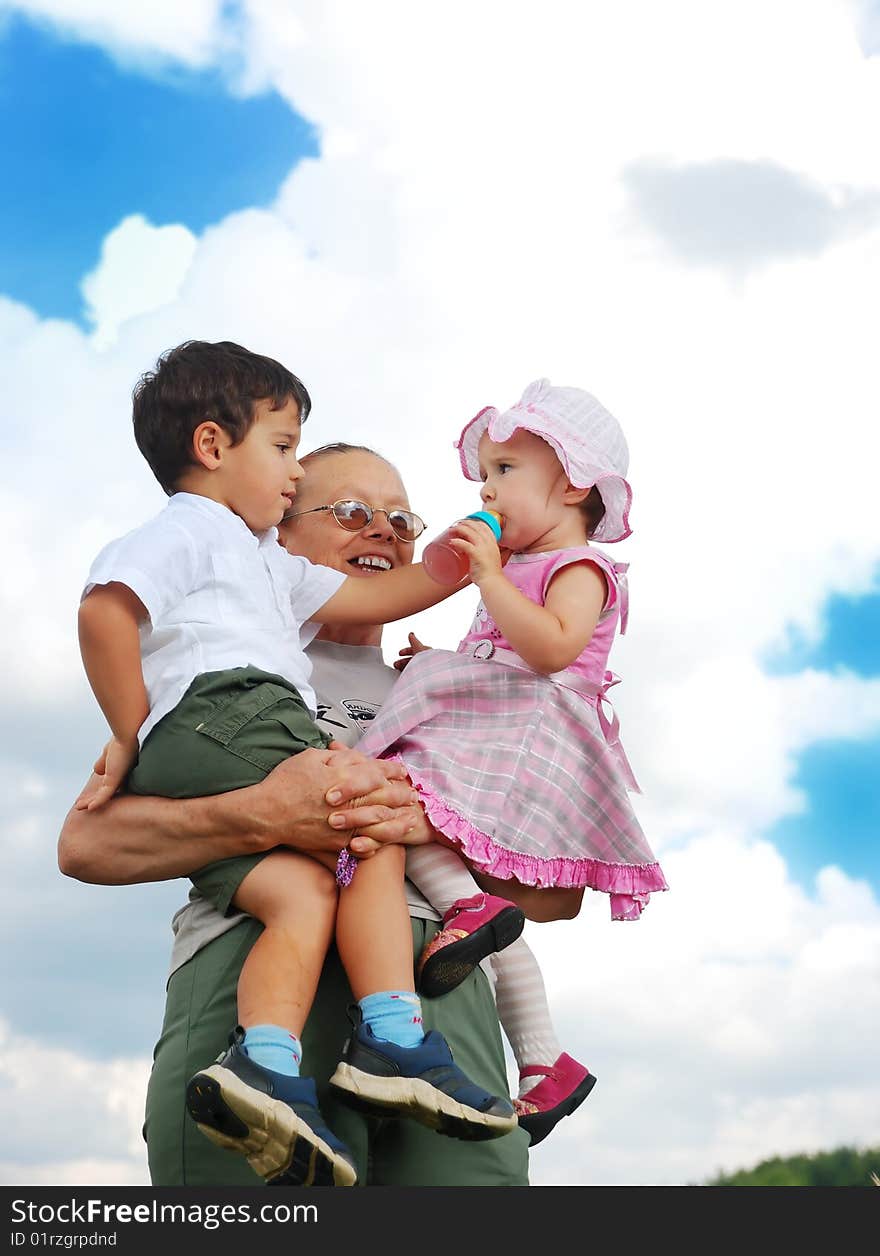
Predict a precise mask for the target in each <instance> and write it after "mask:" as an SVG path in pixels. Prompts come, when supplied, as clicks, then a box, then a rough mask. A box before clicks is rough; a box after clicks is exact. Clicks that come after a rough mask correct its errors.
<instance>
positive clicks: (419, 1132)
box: [326, 920, 529, 1186]
mask: <svg viewBox="0 0 880 1256" xmlns="http://www.w3.org/2000/svg"><path fill="white" fill-rule="evenodd" d="M437 928H438V926H437V925H436V924H434V923H433V922H431V921H425V920H413V921H412V930H413V943H414V948H415V953H416V955H418V954H420V953H421V952H422V950H423V949H424V947H425V946H426V944H427V943H428V942H430V940H431V938H432V937H433V936H434V935H435V934H436V932H437ZM422 1010H423V1014H424V1019H425V1029H426V1030H437V1031H439V1032H440V1033H441V1034H443V1036H444V1037H445V1038H446V1040H447V1042H448V1043H449V1045H450V1047H451V1049H452V1054H453V1056H454V1057H455V1060H456V1063H458V1064H459V1065H460V1066H461V1068H462V1069H464V1071H465V1073H467V1075H468V1077H470V1078H471V1079H472V1080H473V1081H475V1082H476V1083H478V1084H479V1085H480V1086H483V1087H485V1088H486V1089H487V1090H488V1091H490V1092H491V1093H492V1094H496V1095H504V1094H506V1093H507V1090H508V1081H507V1066H506V1063H505V1058H504V1047H503V1044H502V1039H501V1032H500V1029H499V1025H498V1015H497V1013H496V1010H495V1003H494V1000H493V998H492V991H491V989H490V987H489V982H488V980H487V979H486V976H485V973H484V972H483V970H482V969H481V968H479V967H478V968H476V969H475V970H474V971H473V972H472V973H471V974H470V976H469V977H467V978H466V979H465V980H464V981H463V982H461V984H460V985H459V986H457V987H456V988H455V989H454V990H452V991H451V992H450V993H449V994H447V995H445V996H444V997H443V998H442V999H424V1000H423V1001H422ZM326 1111H327V1113H328V1115H329V1114H330V1112H331V1108H330V1105H329V1104H327V1105H326ZM333 1120H334V1121H336V1120H337V1118H336V1114H335V1112H333ZM339 1128H340V1133H342V1132H343V1130H344V1128H345V1127H344V1126H343V1125H342V1123H341V1121H340V1123H339ZM528 1145H529V1140H528V1136H527V1135H526V1134H525V1132H524V1131H523V1130H520V1129H515V1130H514V1131H513V1132H512V1133H510V1134H507V1135H505V1137H504V1138H497V1139H494V1140H492V1141H491V1142H460V1141H458V1140H456V1141H454V1142H453V1141H452V1140H451V1139H448V1138H438V1137H437V1135H436V1134H435V1133H433V1132H432V1131H431V1130H430V1129H426V1128H424V1127H423V1126H421V1125H417V1124H416V1123H415V1122H414V1121H382V1122H381V1123H380V1124H379V1125H378V1127H377V1129H376V1132H375V1135H374V1138H373V1142H372V1156H371V1178H370V1182H371V1184H373V1185H376V1186H528V1184H529V1180H528V1172H529V1153H528Z"/></svg>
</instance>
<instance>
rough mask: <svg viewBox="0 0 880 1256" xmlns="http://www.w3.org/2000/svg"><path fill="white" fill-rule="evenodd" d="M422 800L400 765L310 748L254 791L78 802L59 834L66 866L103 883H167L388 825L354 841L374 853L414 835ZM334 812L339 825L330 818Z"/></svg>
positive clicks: (326, 847)
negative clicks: (222, 862) (96, 806)
mask: <svg viewBox="0 0 880 1256" xmlns="http://www.w3.org/2000/svg"><path fill="white" fill-rule="evenodd" d="M414 799H415V794H414V792H413V790H412V788H411V787H410V785H409V782H408V780H407V779H406V777H405V776H404V770H403V767H402V765H400V764H398V763H385V762H382V761H379V760H374V759H367V758H365V757H364V755H362V754H359V753H358V752H357V751H356V750H347V749H330V750H305V751H303V753H302V754H299V755H295V756H293V757H292V758H290V759H285V761H284V762H283V763H281V764H279V765H278V767H277V768H275V769H274V771H272V772H270V773H269V775H268V776H267V777H266V779H265V780H264V781H261V782H260V784H259V785H251V786H249V787H248V788H246V789H237V790H231V791H230V792H228V793H226V794H215V795H212V796H211V797H209V798H187V799H170V798H147V797H141V796H137V795H134V794H124V795H117V796H116V797H115V798H112V799H111V800H110V802H109V803H107V804H106V806H104V807H102V808H101V809H100V810H98V811H78V810H76V809H75V808H73V809H72V810H71V811H70V812H69V813H68V815H67V818H66V820H65V821H64V826H63V828H62V830H61V836H60V838H59V841H58V866H59V867H60V869H61V871H62V872H63V873H64V874H65V875H66V876H70V877H75V878H76V879H77V880H80V881H88V882H92V883H94V884H97V885H132V884H135V883H138V882H142V881H166V880H171V879H173V878H174V877H182V876H188V875H189V874H190V873H192V872H194V871H195V870H196V869H197V868H201V867H203V866H204V865H205V864H208V863H212V862H214V861H215V860H218V859H228V858H231V857H232V856H234V855H242V854H254V853H259V852H261V851H265V850H271V849H272V847H274V846H279V845H290V846H293V847H294V848H295V849H297V850H302V851H306V852H312V851H339V850H341V849H342V847H343V846H345V845H346V844H347V842H348V840H349V836H350V834H351V833H352V832H353V831H357V830H358V829H359V828H364V827H367V826H370V825H375V824H380V823H381V824H382V829H381V832H380V833H379V834H378V835H377V836H376V837H375V838H370V837H355V838H352V840H351V846H352V849H353V850H354V851H355V852H356V853H357V854H359V855H361V856H364V855H367V856H368V855H369V854H370V853H371V852H373V851H375V850H376V849H378V846H379V844H381V843H383V842H406V841H408V840H410V839H409V836H408V835H409V832H410V829H411V828H412V826H413V824H414V823H415V819H416V810H415V803H414ZM334 808H335V809H336V810H335V811H334ZM331 814H332V816H333V818H334V819H335V818H336V817H337V816H338V817H339V818H340V823H339V824H331V823H330V816H331Z"/></svg>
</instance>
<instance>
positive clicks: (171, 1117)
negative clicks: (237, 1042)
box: [144, 920, 263, 1186]
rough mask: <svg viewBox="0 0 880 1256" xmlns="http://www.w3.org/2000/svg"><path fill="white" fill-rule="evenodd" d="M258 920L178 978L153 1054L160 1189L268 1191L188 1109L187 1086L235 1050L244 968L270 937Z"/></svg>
mask: <svg viewBox="0 0 880 1256" xmlns="http://www.w3.org/2000/svg"><path fill="white" fill-rule="evenodd" d="M262 928H263V926H262V925H261V924H260V923H259V921H256V920H244V921H242V922H241V924H238V925H236V926H235V927H234V928H232V929H229V930H228V931H227V932H226V933H222V934H221V935H220V936H219V937H217V938H215V939H214V940H213V941H212V942H209V943H208V945H207V946H204V947H202V949H201V950H200V951H198V952H197V953H196V954H195V955H194V956H193V957H192V959H191V960H188V961H187V963H186V964H184V965H183V966H182V967H181V968H178V969H177V971H176V972H175V973H173V974H172V976H171V978H170V980H169V982H168V988H167V991H166V996H165V1019H164V1023H163V1025H162V1036H161V1037H160V1039H159V1041H158V1043H157V1044H156V1048H155V1051H154V1053H153V1070H152V1072H151V1074H150V1081H149V1085H148V1087H147V1107H146V1120H145V1123H144V1137H145V1138H146V1141H147V1155H148V1159H149V1165H150V1178H151V1180H152V1182H153V1185H154V1186H261V1185H263V1181H262V1178H259V1177H257V1175H256V1174H255V1173H254V1172H253V1170H252V1169H251V1168H250V1166H249V1165H248V1163H247V1161H246V1160H245V1159H243V1158H242V1157H241V1156H231V1155H230V1154H229V1152H228V1151H223V1150H222V1149H221V1148H220V1147H216V1146H215V1145H214V1144H213V1143H211V1142H209V1141H208V1139H207V1138H205V1136H204V1134H202V1133H201V1131H200V1130H199V1128H198V1126H197V1125H196V1124H195V1122H194V1121H193V1120H192V1118H191V1117H190V1116H189V1114H188V1112H187V1110H186V1103H185V1096H186V1085H187V1082H188V1081H189V1079H190V1078H191V1077H192V1075H193V1074H194V1073H195V1072H196V1070H197V1069H199V1068H202V1067H204V1065H205V1064H207V1063H208V1062H209V1061H210V1060H215V1059H216V1058H217V1057H218V1055H221V1054H222V1053H223V1052H224V1051H225V1050H226V1048H227V1046H228V1043H229V1034H230V1031H231V1029H232V1027H233V1026H234V1025H235V1018H236V991H237V987H238V977H239V973H240V972H241V966H242V964H243V963H244V961H245V959H246V958H247V955H248V952H249V951H250V949H251V947H252V946H253V944H254V942H255V941H256V939H257V938H258V937H259V935H260V933H261V932H262Z"/></svg>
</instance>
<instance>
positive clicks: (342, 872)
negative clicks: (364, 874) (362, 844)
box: [336, 846, 358, 890]
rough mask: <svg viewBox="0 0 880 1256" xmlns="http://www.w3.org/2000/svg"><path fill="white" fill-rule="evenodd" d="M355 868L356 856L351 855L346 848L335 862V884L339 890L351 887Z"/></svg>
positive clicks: (356, 864) (356, 863)
mask: <svg viewBox="0 0 880 1256" xmlns="http://www.w3.org/2000/svg"><path fill="white" fill-rule="evenodd" d="M357 866H358V859H357V855H353V854H352V853H351V851H350V850H349V849H348V847H347V846H346V847H345V848H344V849H343V850H341V851H340V852H339V858H338V859H337V860H336V884H337V885H338V886H339V888H340V889H341V890H344V889H345V887H346V886H347V885H351V882H352V878H353V877H354V874H355V872H356V871H357Z"/></svg>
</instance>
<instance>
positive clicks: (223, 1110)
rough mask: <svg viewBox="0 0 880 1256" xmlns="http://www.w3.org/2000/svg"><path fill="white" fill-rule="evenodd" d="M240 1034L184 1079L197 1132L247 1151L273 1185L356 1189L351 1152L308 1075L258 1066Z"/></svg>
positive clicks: (239, 1031)
mask: <svg viewBox="0 0 880 1256" xmlns="http://www.w3.org/2000/svg"><path fill="white" fill-rule="evenodd" d="M243 1038H244V1030H243V1029H242V1028H241V1026H239V1027H238V1028H237V1029H236V1030H235V1031H234V1033H232V1034H231V1035H230V1037H229V1043H230V1046H229V1050H228V1051H227V1052H226V1054H225V1055H222V1056H220V1057H219V1059H218V1060H217V1063H216V1064H212V1065H210V1066H209V1067H208V1068H206V1069H203V1070H202V1072H200V1073H196V1075H195V1077H193V1078H192V1079H191V1080H190V1082H189V1083H188V1084H187V1088H186V1106H187V1109H188V1110H189V1114H190V1116H191V1117H192V1119H193V1120H194V1121H195V1123H196V1124H197V1125H198V1127H199V1129H200V1130H201V1131H202V1133H203V1134H206V1135H207V1137H208V1138H210V1139H211V1141H212V1142H214V1143H217V1144H218V1145H219V1146H220V1147H226V1148H228V1149H229V1150H230V1151H237V1152H238V1153H239V1154H240V1155H242V1156H246V1157H247V1161H248V1164H249V1165H250V1166H251V1168H252V1169H253V1170H254V1172H255V1173H258V1174H259V1175H260V1177H262V1178H265V1180H266V1182H267V1183H268V1184H269V1185H270V1186H354V1184H355V1182H356V1181H357V1173H356V1171H355V1167H354V1163H353V1161H352V1157H351V1152H350V1151H349V1150H348V1148H347V1147H346V1146H345V1144H344V1143H341V1142H340V1141H339V1139H338V1138H337V1137H336V1136H335V1134H333V1133H331V1131H330V1130H329V1129H328V1128H327V1126H326V1125H325V1124H324V1118H323V1117H322V1116H321V1113H320V1112H319V1110H318V1095H317V1091H316V1090H315V1083H314V1081H313V1080H312V1078H311V1077H287V1076H285V1074H283V1073H273V1072H272V1071H271V1070H270V1069H267V1068H262V1067H261V1066H260V1065H259V1064H256V1063H255V1062H254V1061H253V1060H252V1059H250V1057H249V1056H248V1055H246V1053H245V1052H244V1051H243V1050H242V1046H241V1043H242V1039H243Z"/></svg>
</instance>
